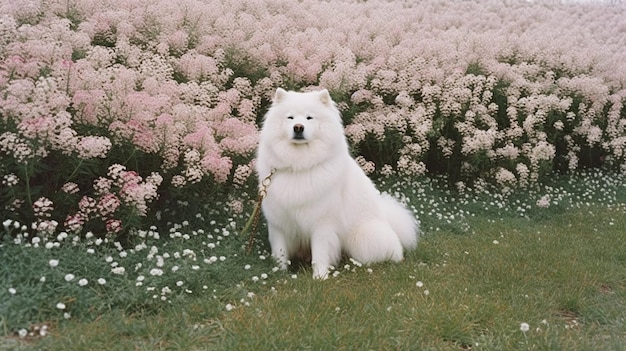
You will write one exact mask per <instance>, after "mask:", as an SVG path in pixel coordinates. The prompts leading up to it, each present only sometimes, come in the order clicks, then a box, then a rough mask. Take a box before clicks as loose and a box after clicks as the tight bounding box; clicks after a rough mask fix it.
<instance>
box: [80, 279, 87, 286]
mask: <svg viewBox="0 0 626 351" xmlns="http://www.w3.org/2000/svg"><path fill="white" fill-rule="evenodd" d="M88 283H89V282H88V281H87V279H85V278H83V279H81V280H79V281H78V285H80V286H85V285H87V284H88Z"/></svg>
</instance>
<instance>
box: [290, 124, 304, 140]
mask: <svg viewBox="0 0 626 351" xmlns="http://www.w3.org/2000/svg"><path fill="white" fill-rule="evenodd" d="M293 139H294V140H304V139H305V138H304V126H303V125H302V124H296V125H295V126H293Z"/></svg>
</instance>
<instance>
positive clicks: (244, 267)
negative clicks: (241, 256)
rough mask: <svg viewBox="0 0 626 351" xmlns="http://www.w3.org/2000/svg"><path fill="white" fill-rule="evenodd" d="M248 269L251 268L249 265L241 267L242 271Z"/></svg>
mask: <svg viewBox="0 0 626 351" xmlns="http://www.w3.org/2000/svg"><path fill="white" fill-rule="evenodd" d="M250 267H252V266H250V265H249V264H247V265H245V266H243V269H245V270H248V269H250Z"/></svg>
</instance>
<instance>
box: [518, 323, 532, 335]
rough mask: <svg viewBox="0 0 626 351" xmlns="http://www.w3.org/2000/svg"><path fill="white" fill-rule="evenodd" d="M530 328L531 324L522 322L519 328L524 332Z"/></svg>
mask: <svg viewBox="0 0 626 351" xmlns="http://www.w3.org/2000/svg"><path fill="white" fill-rule="evenodd" d="M529 329H530V326H529V325H528V323H522V324H520V326H519V330H521V331H522V333H526V332H527V331H528V330H529Z"/></svg>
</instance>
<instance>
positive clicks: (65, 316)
mask: <svg viewBox="0 0 626 351" xmlns="http://www.w3.org/2000/svg"><path fill="white" fill-rule="evenodd" d="M63 318H65V319H70V318H72V315H71V314H70V313H69V312H65V313H63Z"/></svg>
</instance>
